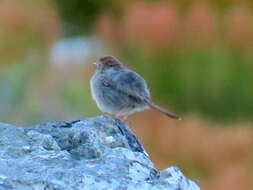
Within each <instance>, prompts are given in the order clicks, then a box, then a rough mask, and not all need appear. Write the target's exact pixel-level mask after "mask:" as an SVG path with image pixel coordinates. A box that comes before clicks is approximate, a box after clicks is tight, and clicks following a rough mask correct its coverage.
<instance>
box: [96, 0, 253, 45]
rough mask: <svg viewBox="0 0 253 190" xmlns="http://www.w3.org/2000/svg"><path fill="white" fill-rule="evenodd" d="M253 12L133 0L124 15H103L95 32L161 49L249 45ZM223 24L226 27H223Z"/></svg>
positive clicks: (112, 39) (252, 36) (125, 42)
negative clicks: (184, 7) (183, 8)
mask: <svg viewBox="0 0 253 190" xmlns="http://www.w3.org/2000/svg"><path fill="white" fill-rule="evenodd" d="M251 21H252V14H251V12H250V11H248V10H247V9H245V8H243V7H241V8H236V9H231V10H230V11H228V14H225V13H222V14H220V13H219V12H218V11H216V10H215V9H212V8H211V7H210V6H209V5H208V4H199V3H196V4H193V5H192V7H191V8H190V9H189V10H188V11H187V12H186V13H184V14H183V13H181V12H180V11H178V9H177V7H176V6H175V5H174V4H171V3H167V2H157V3H132V4H131V5H129V6H127V8H126V10H125V12H124V16H123V17H122V18H121V19H120V18H119V19H117V20H116V19H114V18H113V17H110V16H107V17H105V16H102V17H100V18H99V19H98V21H97V27H96V29H97V34H98V35H99V36H101V37H102V38H103V39H105V40H106V41H107V42H109V43H112V42H117V43H116V44H117V47H119V46H121V45H133V46H141V47H142V48H143V47H145V48H153V49H158V50H161V49H163V48H168V47H181V48H184V47H185V46H186V45H188V46H189V47H195V46H196V45H197V46H199V45H205V46H210V45H212V44H214V45H215V44H218V45H219V44H224V42H225V41H226V40H224V39H227V40H228V41H229V43H228V44H231V45H232V46H233V45H235V46H238V47H239V48H241V47H246V48H252V41H253V24H252V22H251ZM224 26H225V27H224Z"/></svg>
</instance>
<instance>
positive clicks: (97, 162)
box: [0, 116, 200, 190]
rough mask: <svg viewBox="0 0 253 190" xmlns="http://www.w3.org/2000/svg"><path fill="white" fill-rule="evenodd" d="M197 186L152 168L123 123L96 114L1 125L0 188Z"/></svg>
mask: <svg viewBox="0 0 253 190" xmlns="http://www.w3.org/2000/svg"><path fill="white" fill-rule="evenodd" d="M135 189H141V190H158V189H169V190H199V189H200V188H199V186H198V185H197V184H196V183H194V182H193V181H191V180H189V179H188V178H186V177H185V176H184V175H183V173H182V172H181V171H180V170H179V169H178V168H177V167H170V168H168V169H166V170H163V171H157V170H156V169H155V167H154V165H153V163H152V162H151V161H150V159H149V156H148V154H147V153H146V151H145V149H144V148H143V146H142V145H141V143H140V142H139V141H138V139H137V138H136V137H135V136H134V135H133V133H132V132H131V130H130V129H129V128H128V126H127V125H126V124H125V123H124V122H122V121H120V120H118V119H115V118H112V117H109V116H100V117H96V118H91V119H87V120H80V121H79V120H78V121H73V122H61V123H46V124H41V125H37V126H33V127H31V128H23V127H17V126H12V125H8V124H3V123H0V190H135Z"/></svg>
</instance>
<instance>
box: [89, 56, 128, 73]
mask: <svg viewBox="0 0 253 190" xmlns="http://www.w3.org/2000/svg"><path fill="white" fill-rule="evenodd" d="M94 64H95V65H96V67H97V70H104V69H109V68H113V69H117V70H119V69H122V68H123V67H124V66H123V65H122V64H121V63H120V61H119V60H117V59H116V58H114V57H112V56H104V57H101V58H100V59H99V60H98V61H97V62H95V63H94Z"/></svg>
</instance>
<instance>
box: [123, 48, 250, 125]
mask: <svg viewBox="0 0 253 190" xmlns="http://www.w3.org/2000/svg"><path fill="white" fill-rule="evenodd" d="M123 57H125V62H126V63H127V64H133V67H134V68H135V69H136V70H137V71H138V72H140V73H141V74H142V75H143V76H144V77H145V78H146V80H147V82H148V84H149V86H150V88H151V90H152V94H153V97H154V100H156V102H158V103H159V101H160V102H164V103H167V104H169V105H170V106H168V107H171V106H173V107H174V109H176V110H178V112H180V113H182V112H189V113H193V112H197V113H201V114H204V115H206V116H207V117H210V118H213V119H215V120H216V121H218V120H224V119H225V120H226V119H232V120H234V119H241V118H251V114H252V112H253V88H252V82H253V75H252V69H253V65H252V63H251V62H252V60H251V58H247V57H246V56H245V55H243V54H242V53H239V52H235V51H233V50H231V49H227V48H224V49H195V50H190V51H185V52H184V51H173V50H170V51H164V52H162V53H150V52H149V53H147V52H146V53H144V52H140V51H138V50H134V51H127V52H125V53H124V55H123Z"/></svg>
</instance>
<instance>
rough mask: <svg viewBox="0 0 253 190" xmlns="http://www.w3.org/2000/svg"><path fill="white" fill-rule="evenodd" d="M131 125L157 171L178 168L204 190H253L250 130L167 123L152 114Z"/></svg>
mask: <svg viewBox="0 0 253 190" xmlns="http://www.w3.org/2000/svg"><path fill="white" fill-rule="evenodd" d="M130 119H131V121H130V125H131V126H133V130H134V131H135V132H136V134H137V136H138V137H139V138H140V139H141V140H142V142H143V143H144V145H145V147H146V149H147V151H148V152H149V154H150V156H151V159H152V160H153V161H154V163H155V164H156V166H157V167H158V168H159V169H163V168H165V167H168V166H171V165H177V166H179V167H180V168H181V169H182V170H183V171H184V172H185V173H186V174H187V175H188V176H189V177H190V178H192V179H193V180H195V181H197V182H198V183H199V184H200V185H201V186H202V187H203V189H206V190H213V189H216V190H227V189H230V190H237V189H253V172H252V170H251V165H252V162H253V153H252V146H253V129H252V128H250V125H247V124H244V125H242V126H238V125H234V126H221V125H215V124H210V123H207V122H204V121H200V120H198V119H193V118H189V119H183V120H182V121H173V120H169V119H168V118H166V117H165V116H162V115H159V114H158V113H156V112H153V111H147V112H144V113H139V114H136V115H134V116H132V117H131V118H130Z"/></svg>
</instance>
